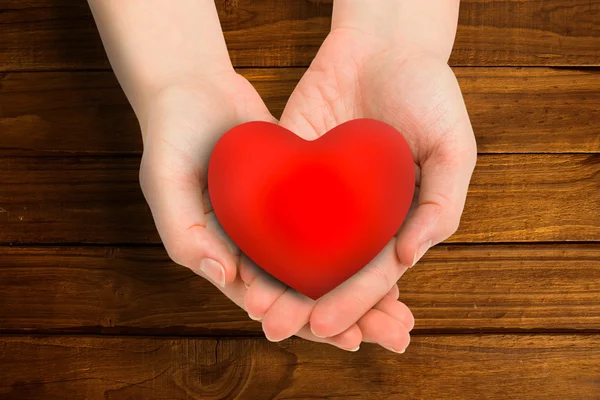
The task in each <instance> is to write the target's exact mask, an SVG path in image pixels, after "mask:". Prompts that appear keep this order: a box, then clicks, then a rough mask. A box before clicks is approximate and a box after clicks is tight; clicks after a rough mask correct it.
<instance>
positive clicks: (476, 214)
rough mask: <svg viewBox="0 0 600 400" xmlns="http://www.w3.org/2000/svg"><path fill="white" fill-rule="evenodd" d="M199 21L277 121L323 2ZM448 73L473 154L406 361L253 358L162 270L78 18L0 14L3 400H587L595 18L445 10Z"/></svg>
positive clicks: (320, 28) (115, 102)
mask: <svg viewBox="0 0 600 400" xmlns="http://www.w3.org/2000/svg"><path fill="white" fill-rule="evenodd" d="M390 1H391V0H390ZM217 3H218V8H219V12H220V17H221V22H222V25H223V28H224V30H225V34H226V40H227V43H228V45H229V49H230V52H231V56H232V60H233V62H234V65H235V66H236V67H237V68H239V71H240V72H241V73H242V74H243V75H245V76H246V77H248V78H249V79H250V80H251V82H252V83H253V84H255V86H256V87H257V89H258V90H259V92H260V93H261V95H263V97H264V98H265V101H266V103H267V105H268V106H269V108H270V109H271V110H272V112H273V113H274V114H275V115H276V116H278V115H279V114H280V113H281V111H282V108H283V106H284V104H285V101H286V99H287V97H288V96H289V94H290V93H291V91H292V89H293V88H294V85H295V84H296V83H297V82H298V80H299V78H300V77H301V75H302V73H303V71H304V68H305V67H306V66H308V65H309V63H310V61H311V59H312V57H313V56H314V55H315V53H316V51H317V49H318V47H319V45H320V43H321V41H322V40H323V39H324V37H325V35H326V34H327V31H328V27H329V24H330V21H331V19H330V17H331V7H332V5H331V0H330V1H322V0H294V1H276V0H263V1H259V0H235V1H233V0H218V1H217ZM450 63H451V65H452V67H453V68H454V71H455V73H456V75H457V76H458V79H459V82H460V85H461V87H462V89H463V93H464V96H465V100H466V103H467V107H468V109H469V112H470V116H471V120H472V123H473V127H474V129H475V133H476V135H477V140H478V148H479V153H480V155H479V158H478V165H477V168H476V170H475V173H474V175H473V180H472V183H471V188H470V192H469V197H468V200H467V204H466V208H465V212H464V216H463V220H462V224H461V226H460V229H459V231H458V232H457V233H456V234H455V235H454V236H452V237H451V238H450V239H449V240H447V241H446V242H445V243H443V244H441V245H438V246H436V247H435V248H433V249H432V250H431V251H430V252H429V253H428V254H427V255H426V256H425V258H424V259H423V261H422V262H421V263H420V264H419V265H418V267H416V268H414V269H412V270H410V271H409V272H408V273H407V274H406V275H405V276H404V277H403V278H402V279H401V281H400V282H399V288H400V292H401V297H400V298H401V300H403V301H404V302H405V303H406V304H407V305H408V306H409V307H410V308H411V309H412V310H413V312H414V315H415V317H416V327H415V329H414V331H413V337H412V343H411V346H409V348H408V350H407V352H406V353H405V354H403V355H399V354H393V353H391V352H388V351H385V350H383V349H381V348H378V347H377V346H374V345H363V346H362V347H361V350H360V351H359V352H358V353H348V352H344V351H342V350H338V349H336V348H334V347H331V346H326V345H319V344H315V343H310V342H306V341H303V340H300V339H289V340H286V341H283V342H281V343H270V342H268V341H266V339H264V337H263V335H262V334H261V332H262V331H261V327H260V324H259V323H257V322H254V321H252V320H250V319H249V318H248V316H247V314H246V313H245V312H244V311H242V310H241V309H239V308H237V307H236V306H235V305H234V304H233V303H231V302H230V301H229V300H228V299H226V298H225V297H224V296H222V295H221V294H220V292H219V291H218V290H217V289H215V288H213V286H212V285H211V284H210V283H208V282H206V281H204V280H203V279H202V278H200V277H197V276H195V275H194V274H193V273H191V272H190V271H188V270H187V269H185V268H183V267H180V266H177V265H175V264H174V263H172V262H171V261H170V260H169V259H168V257H167V255H166V252H165V251H164V249H163V247H162V246H161V244H160V240H159V236H158V234H157V232H156V230H155V227H154V224H153V221H152V218H151V214H150V212H149V209H148V206H147V205H146V204H145V202H144V199H143V196H142V193H141V191H140V188H139V183H138V166H139V163H140V154H141V150H142V147H141V139H140V135H139V128H138V126H137V123H136V120H135V117H134V114H133V112H132V110H131V108H130V107H129V105H128V103H127V101H126V99H125V96H124V95H123V93H122V91H121V89H120V88H119V86H118V83H117V81H116V79H115V77H114V75H113V73H112V72H111V70H110V66H109V64H108V61H107V58H106V56H105V54H104V50H103V48H102V44H101V41H100V39H99V36H98V33H97V31H96V28H95V24H94V22H93V19H92V18H91V14H90V11H89V9H88V6H87V4H86V2H85V1H80V0H62V1H58V0H54V1H53V0H0V246H1V247H0V399H63V398H64V399H84V398H85V399H234V398H236V399H257V400H261V399H272V398H276V399H317V398H319V399H321V398H323V399H324V398H330V399H503V400H505V399H560V400H564V399H596V400H597V399H600V211H599V210H600V69H599V68H598V67H600V0H544V1H540V0H495V1H491V0H463V1H462V6H461V13H460V27H459V30H458V35H457V38H456V45H455V48H454V52H453V55H452V58H451V61H450Z"/></svg>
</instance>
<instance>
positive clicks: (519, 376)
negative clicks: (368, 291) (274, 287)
mask: <svg viewBox="0 0 600 400" xmlns="http://www.w3.org/2000/svg"><path fill="white" fill-rule="evenodd" d="M0 359H1V360H2V363H0V396H2V397H3V398H6V399H26V398H28V399H31V398H35V399H63V398H71V399H72V398H86V399H101V398H104V399H106V398H108V399H112V398H118V399H202V400H209V399H219V400H225V399H291V398H294V399H314V398H328V399H340V400H341V399H394V400H396V399H398V400H399V399H415V398H419V399H441V398H443V399H448V400H454V399H456V400H458V399H460V400H464V399H502V400H521V399H548V400H563V399H566V398H567V399H581V400H587V399H589V400H596V399H598V398H599V397H600V382H599V381H598V376H600V335H559V336H557V335H492V336H477V335H458V336H452V335H444V336H423V337H413V340H412V344H411V345H410V346H409V347H408V350H407V351H406V353H405V354H394V353H392V352H389V351H387V350H384V349H382V348H380V347H375V346H372V345H363V348H362V349H361V350H359V351H358V352H357V353H350V352H344V351H343V350H339V349H337V348H334V347H332V346H328V345H322V344H315V343H309V342H306V341H302V340H298V339H292V340H287V341H284V342H282V343H278V344H276V343H270V342H267V341H266V340H264V339H228V340H212V339H197V338H196V339H194V338H173V339H170V338H135V339H124V338H106V337H76V336H67V337H61V336H54V337H29V336H4V337H0Z"/></svg>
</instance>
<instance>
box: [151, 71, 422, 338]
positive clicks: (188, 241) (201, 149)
mask: <svg viewBox="0 0 600 400" xmlns="http://www.w3.org/2000/svg"><path fill="white" fill-rule="evenodd" d="M143 115H146V116H147V119H146V120H145V121H142V124H141V125H142V130H143V139H144V153H143V157H142V163H141V169H140V182H141V186H142V190H143V192H144V195H145V197H146V199H147V201H148V204H149V205H150V208H151V210H152V215H153V217H154V220H155V223H156V226H157V228H158V231H159V234H160V236H161V239H162V241H163V243H164V245H165V247H166V249H167V251H168V253H169V256H170V257H171V258H172V259H173V260H174V261H175V262H177V263H178V264H181V265H184V266H186V267H189V268H190V269H191V270H193V271H194V272H195V273H197V274H198V275H200V276H202V277H204V278H207V279H209V280H210V281H212V282H213V283H214V284H215V286H217V287H218V288H219V290H221V292H223V293H224V294H225V295H226V296H227V297H229V298H230V299H231V300H232V301H234V302H235V303H236V304H237V305H238V306H240V307H242V308H243V309H245V310H248V311H249V312H250V313H251V314H252V313H254V315H258V316H260V317H263V318H264V320H263V327H264V331H265V334H266V335H267V337H268V338H270V339H271V340H280V339H282V338H284V337H288V336H291V335H297V336H300V337H303V338H305V339H308V340H312V341H317V342H325V343H330V344H333V345H335V346H338V347H340V348H343V349H355V348H356V347H357V346H358V345H359V344H360V343H361V341H362V340H363V336H365V335H366V337H367V339H368V338H369V337H370V336H373V335H372V334H370V333H369V332H368V331H367V332H366V334H365V333H363V332H361V329H359V328H358V326H357V325H356V324H351V325H349V327H348V329H345V330H344V332H340V334H337V335H334V336H333V337H330V338H318V337H315V336H314V335H313V334H312V333H311V332H310V329H309V327H308V325H307V323H308V317H309V315H310V311H311V310H312V305H313V304H314V301H313V300H311V299H309V298H307V297H305V296H303V295H300V294H298V293H296V292H294V291H292V290H288V289H287V287H285V286H284V285H283V284H281V283H280V282H278V281H276V280H275V279H273V278H272V277H271V276H270V275H268V274H266V273H265V272H264V271H262V270H260V269H259V268H257V267H256V265H254V264H253V263H252V262H251V261H250V260H249V259H248V258H247V257H245V256H243V255H242V254H241V252H240V250H239V249H238V248H237V247H236V246H235V244H234V243H233V242H231V240H230V239H229V238H228V236H227V235H226V234H225V232H224V231H223V229H222V227H221V226H220V224H219V223H218V221H217V219H216V218H215V215H214V213H213V211H212V206H211V203H210V198H209V193H208V191H207V181H206V177H207V167H208V160H209V156H210V153H211V151H212V148H213V147H214V145H215V143H216V142H217V140H218V139H219V138H220V136H221V135H222V134H224V133H225V132H226V131H228V130H229V129H230V128H232V127H234V126H236V125H238V124H241V123H244V122H248V121H256V120H260V121H270V122H277V121H276V120H275V119H274V118H273V117H272V116H271V114H270V113H269V111H268V110H267V108H266V107H265V105H264V103H263V102H262V100H261V99H260V96H259V95H258V93H256V91H255V90H254V88H253V87H252V85H251V84H250V83H249V82H248V81H247V80H246V79H244V78H243V77H242V76H240V75H238V74H236V73H235V72H234V71H233V69H231V71H225V72H220V73H213V74H209V75H205V76H194V77H193V78H190V79H186V80H185V81H183V82H179V83H178V84H176V85H170V86H168V87H166V88H164V89H161V90H158V91H157V92H156V94H154V95H152V96H151V99H150V100H148V101H147V102H146V105H145V107H144V112H143ZM388 294H389V295H388V296H385V297H384V298H383V299H381V300H380V301H379V302H378V305H377V307H376V308H375V309H373V310H371V311H370V312H369V313H367V315H365V316H364V317H363V320H365V321H369V320H371V321H379V322H378V324H379V325H385V324H386V321H390V320H396V319H397V318H399V316H402V317H403V318H409V319H411V318H412V315H410V312H408V310H406V309H405V308H403V307H402V306H401V305H399V304H395V303H397V302H396V299H397V298H398V288H397V286H395V285H394V286H393V287H391V288H390V290H389V291H388ZM254 318H255V319H256V318H257V317H254Z"/></svg>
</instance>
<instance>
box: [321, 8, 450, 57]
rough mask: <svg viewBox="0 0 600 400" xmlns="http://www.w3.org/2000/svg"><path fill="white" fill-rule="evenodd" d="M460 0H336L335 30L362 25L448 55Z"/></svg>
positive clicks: (400, 41) (369, 30) (366, 29)
mask: <svg viewBox="0 0 600 400" xmlns="http://www.w3.org/2000/svg"><path fill="white" fill-rule="evenodd" d="M459 4H460V0H334V3H333V20H332V30H333V29H339V28H353V29H359V30H361V31H363V32H366V33H369V34H373V35H376V36H380V37H382V38H385V39H386V40H390V41H391V42H392V43H391V44H393V45H402V46H406V47H410V48H414V49H420V50H422V51H427V52H431V53H432V54H435V55H436V56H439V57H442V58H444V59H446V60H447V59H448V58H449V57H450V52H451V51H452V46H453V44H454V38H455V35H456V28H457V24H458V9H459Z"/></svg>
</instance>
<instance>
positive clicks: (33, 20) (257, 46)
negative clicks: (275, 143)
mask: <svg viewBox="0 0 600 400" xmlns="http://www.w3.org/2000/svg"><path fill="white" fill-rule="evenodd" d="M331 4H332V1H331V0H299V1H294V2H287V3H286V6H285V7H282V6H281V5H280V2H278V1H277V0H235V1H232V0H217V6H218V9H219V17H220V20H221V24H222V26H223V29H224V32H225V39H226V41H227V44H228V47H229V51H230V54H231V58H232V61H233V63H234V65H236V66H254V67H264V66H308V65H309V64H310V62H311V61H312V59H313V57H314V55H315V54H316V52H317V50H318V48H319V46H320V45H321V43H322V41H323V39H324V38H325V37H326V35H327V33H328V31H329V29H330V24H331V8H332V5H331ZM0 10H1V11H2V12H1V13H0V32H1V34H0V48H1V49H3V51H2V52H1V53H0V70H2V71H23V70H38V71H39V70H65V69H99V68H100V69H107V68H109V64H108V60H107V58H106V55H105V54H104V50H103V48H102V43H101V41H100V38H99V35H98V33H97V31H96V27H95V24H94V21H93V19H92V16H91V13H90V11H89V9H88V7H87V4H86V3H85V2H81V1H78V0H64V1H60V2H58V1H56V0H2V1H0ZM450 63H451V64H452V65H470V66H474V65H494V66H526V65H537V66H541V65H547V66H550V65H552V66H562V65H599V64H600V1H599V0H548V1H543V2H542V1H526V0H505V1H495V2H489V1H487V0H463V1H462V2H461V11H460V17H459V29H458V33H457V36H456V42H455V46H454V52H453V54H452V57H451V60H450Z"/></svg>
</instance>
